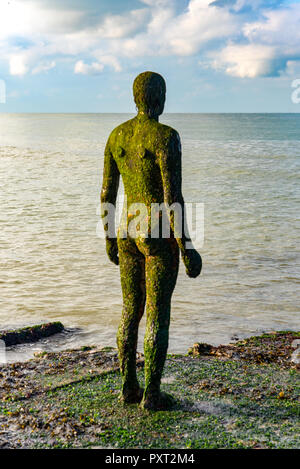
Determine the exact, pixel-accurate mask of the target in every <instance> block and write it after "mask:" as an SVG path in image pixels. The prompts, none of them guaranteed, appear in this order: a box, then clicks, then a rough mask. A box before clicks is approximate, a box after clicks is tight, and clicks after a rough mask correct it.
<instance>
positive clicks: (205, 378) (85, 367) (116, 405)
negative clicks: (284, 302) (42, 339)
mask: <svg viewBox="0 0 300 469" xmlns="http://www.w3.org/2000/svg"><path fill="white" fill-rule="evenodd" d="M299 342H300V332H298V333H297V332H288V331H282V332H277V333H276V332H272V333H269V334H264V335H262V336H255V337H251V338H248V339H247V340H244V341H240V342H236V343H234V344H230V345H227V346H226V345H223V346H219V347H213V346H209V345H208V344H194V346H193V347H191V349H190V350H189V353H186V354H184V355H183V354H181V355H179V354H177V355H175V354H169V355H168V357H167V361H166V366H165V370H164V374H163V378H162V389H163V390H164V391H166V392H168V393H171V394H172V395H173V396H174V397H175V399H176V402H175V405H174V407H173V408H172V409H170V410H168V411H159V412H151V411H143V410H141V409H140V408H139V407H138V405H137V404H133V405H128V406H124V405H123V404H122V403H121V402H120V399H119V394H120V385H121V379H120V372H119V364H118V357H117V351H116V349H114V348H109V347H107V348H99V347H81V348H80V349H77V350H69V351H64V352H56V353H55V352H49V353H47V352H42V353H40V354H37V356H36V357H35V358H34V359H32V360H30V361H28V362H26V363H24V362H22V363H14V364H7V365H2V366H0V448H3V449H5V448H6V449H8V448H35V449H41V448H44V449H45V448H86V449H93V448H96V449H99V448H102V449H105V448H106V449H127V450H128V449H143V448H145V449H152V448H156V449H159V448H162V449H168V448H169V449H204V448H206V449H208V448H210V449H213V448H218V449H220V448H227V449H229V448H235V449H245V448H246V449H250V448H251V449H275V448H282V449H283V448H286V449H292V448H294V449H295V448H297V447H299V443H300V441H299V434H300V432H299V397H300V394H299V379H298V378H299V364H297V363H295V362H294V361H292V360H291V357H292V355H293V353H294V352H295V348H297V346H298V345H299ZM297 344H298V345H297ZM143 364H144V360H143V355H142V354H138V356H137V368H138V376H139V380H140V382H141V383H142V382H143Z"/></svg>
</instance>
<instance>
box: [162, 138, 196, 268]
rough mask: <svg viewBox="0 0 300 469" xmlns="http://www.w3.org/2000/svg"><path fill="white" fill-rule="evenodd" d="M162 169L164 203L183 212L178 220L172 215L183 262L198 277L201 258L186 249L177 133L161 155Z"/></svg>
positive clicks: (193, 250)
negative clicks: (174, 206)
mask: <svg viewBox="0 0 300 469" xmlns="http://www.w3.org/2000/svg"><path fill="white" fill-rule="evenodd" d="M160 168H161V175H162V181H163V188H164V202H165V204H166V205H167V206H168V207H171V206H172V205H173V204H178V205H177V208H179V211H180V212H181V213H180V214H179V215H180V216H178V215H177V216H178V218H177V221H176V220H175V218H176V212H173V211H172V212H171V214H170V224H171V229H172V231H173V233H174V236H175V238H176V241H177V244H178V246H179V249H180V251H181V255H182V259H183V262H184V264H185V266H186V271H187V274H188V275H189V276H190V277H197V276H198V275H199V274H200V272H201V268H202V261H201V256H200V255H199V254H198V252H197V251H196V250H195V249H194V248H188V249H187V248H186V244H187V243H189V246H191V239H190V237H189V235H188V233H186V232H185V227H186V226H187V224H186V222H185V220H186V214H185V205H184V199H183V195H182V165H181V142H180V137H179V135H178V133H177V132H176V131H173V133H172V135H171V138H170V140H169V144H168V147H167V150H166V151H163V152H162V153H161V158H160Z"/></svg>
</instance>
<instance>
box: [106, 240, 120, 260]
mask: <svg viewBox="0 0 300 469" xmlns="http://www.w3.org/2000/svg"><path fill="white" fill-rule="evenodd" d="M106 252H107V255H108V258H109V260H110V261H111V262H113V263H114V264H116V265H119V256H118V243H117V239H116V238H106Z"/></svg>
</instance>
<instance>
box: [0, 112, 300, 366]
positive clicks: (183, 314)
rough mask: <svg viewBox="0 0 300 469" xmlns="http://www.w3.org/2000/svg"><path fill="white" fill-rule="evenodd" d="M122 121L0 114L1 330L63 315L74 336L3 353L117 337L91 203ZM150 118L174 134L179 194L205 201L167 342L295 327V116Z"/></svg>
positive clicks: (116, 314)
mask: <svg viewBox="0 0 300 469" xmlns="http://www.w3.org/2000/svg"><path fill="white" fill-rule="evenodd" d="M129 117H130V116H129V115H122V114H79V115H76V114H73V115H72V114H71V115H63V114H60V115H47V114H44V115H38V114H27V115H25V114H23V115H22V114H19V115H13V114H0V178H1V193H0V201H1V213H0V223H1V231H0V244H1V250H0V290H1V295H0V329H6V328H9V327H19V326H25V325H31V324H36V323H39V322H41V321H52V320H61V321H62V322H63V323H64V324H65V325H66V326H67V327H68V328H70V329H71V331H72V332H69V333H65V334H62V335H60V336H57V338H55V339H48V340H47V341H44V342H41V343H39V344H34V345H32V346H26V347H24V346H23V347H19V348H17V349H16V350H14V351H13V352H11V353H12V355H11V356H12V357H13V359H21V357H28V356H31V355H32V353H33V352H34V351H35V350H38V349H41V348H46V349H56V348H63V347H70V346H72V347H73V346H78V345H82V344H89V343H90V344H91V343H95V344H101V345H103V346H107V345H112V346H115V335H116V330H117V326H118V322H119V318H120V312H121V307H122V299H121V289H120V280H119V272H118V268H117V267H115V266H114V265H113V264H111V263H110V262H109V261H108V259H107V258H106V254H105V243H104V241H103V240H101V239H99V238H97V236H96V225H97V222H98V215H97V206H98V203H99V193H100V187H101V178H102V167H103V151H104V145H105V142H106V140H107V138H108V135H109V133H110V131H111V130H112V129H113V128H114V127H115V126H116V125H118V124H119V123H121V122H122V121H124V120H126V119H128V118H129ZM161 121H162V122H164V123H167V124H169V125H171V126H173V127H175V128H176V129H177V130H178V131H179V132H180V135H181V138H182V144H183V191H184V196H185V199H186V201H187V202H192V201H194V202H203V203H204V207H205V242H204V246H203V248H202V250H201V254H202V256H203V265H204V267H203V274H202V275H201V276H200V277H199V278H198V279H195V280H193V279H189V278H188V277H186V275H185V272H184V269H183V267H182V266H181V269H180V274H179V278H178V282H177V286H176V290H175V293H174V296H173V306H172V321H171V328H170V348H169V350H170V351H173V352H186V351H187V349H188V347H189V346H191V345H192V344H193V343H194V342H196V341H204V342H209V343H212V344H219V343H222V342H223V343H225V342H228V341H229V340H230V338H231V337H232V336H233V335H237V336H239V337H244V336H248V335H251V334H256V333H259V332H261V331H262V330H282V329H297V328H299V297H297V293H298V291H299V250H298V249H297V245H298V244H299V207H298V205H297V204H298V200H299V166H300V165H299V161H300V159H299V157H300V116H299V115H296V114H294V115H292V114H290V115H280V114H278V115H267V114H266V115H263V114H260V115H259V114H258V115H255V114H253V115H250V114H249V115H247V114H244V115H235V114H231V115H230V114H227V115H226V114H223V115H221V114H210V115H209V114H208V115H205V114H203V115H197V114H181V115H180V114H177V115H176V114H174V115H171V114H170V115H166V116H163V118H162V119H161ZM143 327H144V322H143V324H142V331H143ZM142 335H143V334H141V337H140V343H139V348H140V350H142ZM9 353H10V352H8V355H9Z"/></svg>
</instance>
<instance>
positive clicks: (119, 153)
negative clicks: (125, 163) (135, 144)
mask: <svg viewBox="0 0 300 469" xmlns="http://www.w3.org/2000/svg"><path fill="white" fill-rule="evenodd" d="M124 155H125V150H124V148H122V147H118V148H117V149H116V157H117V158H121V157H122V156H124Z"/></svg>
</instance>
